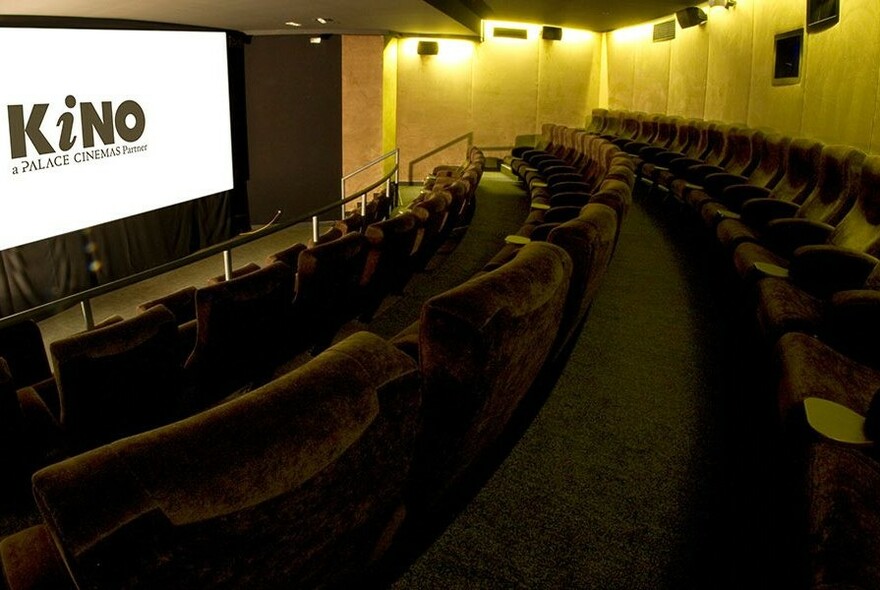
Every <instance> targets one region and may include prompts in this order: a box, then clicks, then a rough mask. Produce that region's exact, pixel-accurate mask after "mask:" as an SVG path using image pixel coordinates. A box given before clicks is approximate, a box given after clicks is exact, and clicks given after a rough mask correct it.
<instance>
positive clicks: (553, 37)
mask: <svg viewBox="0 0 880 590" xmlns="http://www.w3.org/2000/svg"><path fill="white" fill-rule="evenodd" d="M541 39H547V40H548V41H561V40H562V29H561V28H560V27H544V28H543V29H541Z"/></svg>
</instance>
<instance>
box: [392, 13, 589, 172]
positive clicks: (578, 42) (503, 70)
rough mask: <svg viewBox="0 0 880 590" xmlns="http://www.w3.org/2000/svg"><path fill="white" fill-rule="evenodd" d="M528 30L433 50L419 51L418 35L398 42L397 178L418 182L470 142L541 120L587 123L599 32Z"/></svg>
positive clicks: (505, 141) (498, 137)
mask: <svg viewBox="0 0 880 590" xmlns="http://www.w3.org/2000/svg"><path fill="white" fill-rule="evenodd" d="M529 29H530V36H529V38H528V39H506V38H495V37H493V36H492V35H491V34H487V35H486V38H485V41H484V42H483V43H471V42H468V41H460V40H448V39H446V40H443V39H441V40H440V53H439V54H438V55H434V56H419V55H417V54H416V51H415V46H416V41H417V40H416V39H403V40H401V41H400V43H399V52H398V56H397V73H398V75H397V84H398V88H397V101H398V102H397V139H398V144H399V146H400V149H401V180H403V181H408V180H412V181H416V182H418V181H420V180H421V179H422V178H423V177H424V175H425V174H427V173H428V172H430V170H431V169H432V168H433V167H434V166H435V165H437V164H449V163H458V162H460V161H461V160H462V159H463V158H464V156H465V151H466V148H467V145H468V144H469V143H473V144H476V145H479V146H489V147H492V146H497V147H501V146H512V145H513V144H514V140H515V138H516V136H517V135H529V134H534V133H537V132H539V131H540V128H541V124H542V123H548V122H553V123H561V124H567V125H576V126H582V125H584V122H585V120H586V118H587V115H588V113H589V108H588V104H589V103H590V90H591V84H590V81H591V78H592V79H593V80H597V77H596V76H594V75H593V72H592V70H593V65H594V63H595V62H597V59H596V57H597V55H596V52H597V51H598V48H599V40H600V35H598V34H593V33H584V32H578V31H571V30H569V29H565V30H564V32H563V39H562V41H546V40H543V39H541V38H540V35H539V34H538V31H539V30H540V27H534V26H531V27H529ZM595 92H596V91H595V89H594V95H593V96H594V98H593V99H592V100H593V101H594V102H595V101H596V98H595V96H596V94H595ZM592 106H596V105H595V104H593V105H592ZM504 151H507V150H502V151H499V152H497V153H494V152H492V153H487V155H501V154H502V153H504Z"/></svg>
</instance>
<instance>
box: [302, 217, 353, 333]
mask: <svg viewBox="0 0 880 590" xmlns="http://www.w3.org/2000/svg"><path fill="white" fill-rule="evenodd" d="M366 257H367V243H366V240H365V238H364V236H363V235H362V234H358V233H350V234H346V235H344V236H342V237H341V238H339V239H338V240H335V241H333V242H328V243H327V244H322V245H320V246H315V247H314V248H308V249H306V250H304V251H302V253H301V254H300V255H299V263H298V265H297V273H296V274H297V283H296V299H295V300H294V306H293V307H294V309H293V315H294V322H295V324H296V326H298V328H297V329H298V330H306V331H308V332H309V333H310V334H311V335H312V342H313V344H314V346H315V347H316V350H322V349H323V348H325V347H326V346H328V345H329V344H330V341H331V340H332V338H333V336H334V335H335V334H336V332H337V331H338V330H339V328H340V327H341V326H342V325H343V324H344V323H345V322H347V321H349V320H351V319H354V318H355V317H357V315H358V313H359V308H358V305H359V299H360V282H361V276H362V275H363V272H364V264H365V262H366Z"/></svg>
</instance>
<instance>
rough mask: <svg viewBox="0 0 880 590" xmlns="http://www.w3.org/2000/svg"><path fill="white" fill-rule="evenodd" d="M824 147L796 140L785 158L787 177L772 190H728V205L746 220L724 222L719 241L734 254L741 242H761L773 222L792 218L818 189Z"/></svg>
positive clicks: (719, 228) (740, 187)
mask: <svg viewBox="0 0 880 590" xmlns="http://www.w3.org/2000/svg"><path fill="white" fill-rule="evenodd" d="M823 147H824V146H823V145H822V144H821V143H820V142H818V141H815V140H811V139H803V138H796V139H793V140H792V141H791V143H790V144H789V146H788V152H787V154H786V158H785V174H784V175H783V176H782V178H780V179H779V181H778V182H777V183H776V184H775V185H774V186H773V188H772V189H769V188H767V187H759V186H752V185H738V186H736V187H731V188H730V189H728V190H727V191H725V194H724V203H725V205H726V206H727V207H729V208H730V210H731V211H735V212H741V213H742V218H741V219H738V218H735V217H734V218H725V219H722V220H720V221H719V223H718V226H717V227H716V236H717V238H718V241H719V242H721V244H722V245H723V246H724V247H725V248H727V249H729V250H730V251H731V252H732V251H733V249H734V248H735V247H736V246H737V245H739V244H740V243H741V242H744V241H756V240H758V239H759V236H760V232H761V231H762V230H763V229H764V226H765V225H766V223H767V221H769V219H772V218H774V217H775V216H778V215H781V214H789V215H790V214H791V212H793V211H794V210H795V209H796V208H797V205H799V204H800V203H802V202H803V201H804V199H806V198H807V196H808V195H809V194H810V193H812V192H813V189H815V187H816V182H817V180H818V176H819V174H818V170H819V160H820V157H821V154H822V149H823ZM747 203H748V204H747ZM791 204H794V206H792V205H791ZM765 209H766V210H767V211H766V212H765V213H763V214H762V210H765ZM775 211H779V213H778V214H777V213H774V212H775Z"/></svg>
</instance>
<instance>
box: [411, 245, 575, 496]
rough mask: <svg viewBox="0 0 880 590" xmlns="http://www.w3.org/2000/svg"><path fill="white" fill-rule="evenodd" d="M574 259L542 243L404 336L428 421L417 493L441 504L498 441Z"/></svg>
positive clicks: (449, 296)
mask: <svg viewBox="0 0 880 590" xmlns="http://www.w3.org/2000/svg"><path fill="white" fill-rule="evenodd" d="M571 272H572V262H571V258H570V257H569V256H568V254H567V253H566V252H565V250H563V249H562V248H560V247H558V246H555V245H553V244H547V243H543V242H536V243H531V244H528V245H526V246H524V247H523V248H522V249H521V250H520V251H519V252H518V253H517V255H516V256H515V257H514V258H513V260H511V261H510V262H508V263H507V264H505V265H503V266H501V267H500V268H498V269H496V270H494V271H492V272H488V273H484V274H481V275H479V276H477V277H474V278H472V279H470V280H469V281H467V282H465V283H463V284H461V285H459V286H458V287H455V288H453V289H451V290H449V291H447V292H445V293H442V294H440V295H437V296H435V297H432V298H431V299H429V300H428V301H427V302H425V304H424V305H423V307H422V313H421V319H420V320H419V322H418V323H417V324H416V325H414V326H412V327H411V328H410V329H409V330H405V331H404V332H403V333H402V334H400V335H399V336H398V337H397V338H395V342H396V343H398V345H400V346H401V347H403V348H404V349H405V350H407V351H408V352H410V353H411V354H413V355H414V357H415V358H418V359H419V363H420V366H421V371H422V376H423V379H424V386H425V390H424V419H423V431H422V433H421V434H420V448H419V450H418V454H417V464H416V466H415V469H416V477H417V480H418V484H417V486H416V487H417V488H418V489H419V490H421V493H422V494H424V495H425V496H426V497H427V498H428V502H431V501H432V499H436V498H437V496H438V495H439V494H441V493H442V492H443V490H444V489H446V487H447V486H448V485H450V484H451V482H453V481H454V480H456V479H457V478H458V476H460V475H461V474H462V473H463V472H464V471H466V470H467V468H468V467H469V466H470V465H472V463H473V462H474V461H475V460H476V459H477V458H478V457H480V456H481V455H482V454H483V453H484V452H485V451H486V450H487V448H488V447H489V446H490V445H491V444H492V443H493V442H494V441H496V440H497V439H498V437H499V435H500V434H501V432H502V431H503V430H504V428H505V426H506V425H507V423H508V421H509V419H510V417H511V415H512V414H513V411H514V410H515V408H516V407H517V405H518V404H519V402H520V401H521V400H522V398H523V397H524V396H525V394H526V392H527V391H528V390H529V388H530V386H531V384H532V382H533V381H534V380H535V377H536V376H537V375H538V374H539V372H540V371H541V368H542V367H543V365H544V362H545V361H546V359H547V358H548V357H549V355H550V354H551V352H552V346H553V343H554V342H555V341H556V337H557V335H558V333H559V328H560V325H561V321H562V318H563V315H564V313H565V302H566V296H567V293H568V288H569V284H570V281H571Z"/></svg>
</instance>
